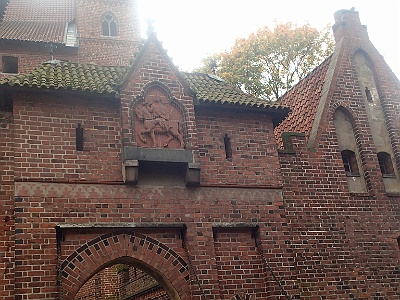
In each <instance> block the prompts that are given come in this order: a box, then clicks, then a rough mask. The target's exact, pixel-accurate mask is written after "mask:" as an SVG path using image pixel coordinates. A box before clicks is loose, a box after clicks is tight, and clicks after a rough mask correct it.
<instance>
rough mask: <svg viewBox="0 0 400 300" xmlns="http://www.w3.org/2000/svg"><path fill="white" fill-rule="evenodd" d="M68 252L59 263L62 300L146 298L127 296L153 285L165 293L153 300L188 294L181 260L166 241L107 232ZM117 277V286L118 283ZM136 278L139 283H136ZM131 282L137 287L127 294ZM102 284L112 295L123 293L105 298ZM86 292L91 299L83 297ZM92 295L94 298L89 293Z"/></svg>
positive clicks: (175, 298) (185, 269)
mask: <svg viewBox="0 0 400 300" xmlns="http://www.w3.org/2000/svg"><path fill="white" fill-rule="evenodd" d="M92 237H93V235H92ZM77 238H79V236H78V237H77ZM177 250H179V251H180V250H181V249H180V248H177ZM60 252H61V251H60ZM69 253H70V254H69V256H68V257H67V258H66V259H65V260H63V261H62V262H61V263H60V269H59V287H60V290H59V291H60V296H61V299H63V300H78V299H79V300H83V299H85V300H90V299H105V300H117V299H118V300H122V299H124V300H127V299H140V300H142V299H147V298H132V297H131V298H127V297H128V296H129V297H130V296H132V295H131V294H133V293H137V292H138V290H139V289H140V288H142V289H143V290H147V293H148V294H151V293H152V291H151V289H152V288H154V289H153V291H155V290H158V291H160V293H161V294H162V295H165V294H167V296H168V297H167V296H165V297H164V296H163V297H164V298H154V297H153V298H152V299H157V300H166V299H170V300H181V299H188V297H190V294H191V292H190V284H189V278H190V276H189V271H188V265H187V263H186V261H185V259H184V258H183V257H182V256H181V255H180V254H179V253H177V252H175V251H174V250H173V249H172V248H170V247H169V246H167V245H166V244H163V243H162V242H160V241H159V240H156V239H154V238H152V237H150V236H148V235H145V234H142V233H138V232H130V231H124V230H122V231H115V232H109V233H106V234H103V235H101V236H98V237H96V238H94V239H92V240H89V241H87V242H86V243H85V244H83V245H82V244H81V246H80V247H79V248H77V249H76V250H74V251H73V252H72V253H71V252H69ZM135 271H136V276H135ZM111 274H112V275H111ZM119 276H120V277H121V283H122V285H121V286H119V284H118V280H119V279H118V277H119ZM102 278H103V280H102ZM105 278H107V280H105ZM113 278H114V279H113ZM124 280H125V281H124ZM138 280H139V281H138ZM140 280H142V283H138V282H140ZM135 281H136V282H137V284H138V285H139V286H140V287H139V288H134V291H133V292H132V293H131V294H130V295H127V293H126V292H127V291H129V290H130V289H131V287H132V289H133V285H134V282H135ZM112 282H114V283H112ZM106 284H110V285H113V286H114V287H113V288H112V289H114V290H116V291H115V292H114V294H116V295H118V294H119V295H121V294H123V295H124V298H121V297H114V298H110V297H108V298H107V297H106V296H105V294H106V293H105V292H103V290H104V291H105V290H106V289H105V285H106ZM124 284H125V292H124V291H123V289H124V287H123V286H124ZM96 286H97V287H98V288H97V290H96ZM132 289H131V290H132ZM85 290H86V292H85ZM87 291H89V292H87ZM89 294H90V295H92V296H91V297H92V298H90V297H87V295H89ZM96 294H97V297H95V296H93V295H96ZM85 295H86V296H85ZM84 296H85V297H84ZM103 296H104V297H103ZM93 297H94V298H93Z"/></svg>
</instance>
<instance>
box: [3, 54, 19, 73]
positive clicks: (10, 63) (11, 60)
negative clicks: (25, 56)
mask: <svg viewBox="0 0 400 300" xmlns="http://www.w3.org/2000/svg"><path fill="white" fill-rule="evenodd" d="M2 65H3V68H2V72H3V73H11V74H17V73H18V57H15V56H3V58H2Z"/></svg>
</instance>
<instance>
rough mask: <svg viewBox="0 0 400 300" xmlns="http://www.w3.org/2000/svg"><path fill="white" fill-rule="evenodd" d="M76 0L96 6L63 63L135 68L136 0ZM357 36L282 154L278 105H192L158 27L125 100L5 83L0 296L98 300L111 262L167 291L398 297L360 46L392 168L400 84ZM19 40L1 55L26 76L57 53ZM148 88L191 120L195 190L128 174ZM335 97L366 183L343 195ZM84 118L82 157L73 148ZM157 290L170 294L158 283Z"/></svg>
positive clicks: (387, 204) (187, 124)
mask: <svg viewBox="0 0 400 300" xmlns="http://www.w3.org/2000/svg"><path fill="white" fill-rule="evenodd" d="M78 2H79V7H80V9H85V10H89V9H92V15H90V16H88V17H87V19H86V18H85V16H86V15H84V14H81V15H78V16H77V22H78V24H81V26H82V27H83V29H82V30H81V31H80V36H81V38H82V39H81V48H80V49H79V52H76V53H70V52H66V50H65V49H61V48H57V50H56V51H59V52H56V53H57V54H56V57H55V58H57V59H61V58H65V59H67V58H69V59H71V60H74V61H87V62H96V63H101V64H125V65H128V64H129V60H130V59H131V58H132V57H133V55H132V54H133V53H134V52H135V51H136V50H135V48H134V47H131V46H132V45H135V43H136V40H135V36H136V35H137V32H138V31H135V29H132V28H130V26H131V24H130V23H129V22H128V23H127V22H125V21H124V18H125V17H126V18H128V17H129V18H133V19H131V20H133V22H135V16H134V15H131V14H130V12H129V13H127V14H126V15H125V8H126V7H127V5H128V4H129V1H122V0H121V1H78ZM102 5H103V6H102ZM103 9H104V10H105V11H111V12H112V13H113V14H115V15H116V16H117V17H118V18H119V20H121V22H122V23H127V24H128V25H129V26H128V27H129V28H128V29H126V31H124V30H123V31H120V32H119V33H120V38H116V39H115V40H112V39H106V38H104V37H101V36H99V32H98V31H97V30H99V27H95V24H99V22H100V19H96V18H100V11H102V10H103ZM348 24H351V22H350V23H348ZM134 27H135V26H134ZM136 30H138V29H137V27H136ZM342 30H344V29H343V28H339V29H337V32H336V35H337V38H338V40H340V35H341V34H342V33H343V34H345V31H342ZM352 34H354V35H355V37H356V38H355V39H353V40H352V39H347V35H345V36H346V38H345V40H343V42H341V45H342V48H341V50H340V53H339V54H338V57H339V59H338V60H337V61H338V65H337V66H336V68H337V69H336V70H335V72H332V74H333V75H332V76H333V78H332V80H333V81H332V84H331V87H330V90H329V91H328V98H327V104H326V107H323V108H321V109H322V118H321V121H320V122H319V123H318V130H317V134H316V135H315V137H316V139H315V141H314V143H313V144H312V145H309V144H308V145H307V144H306V139H305V137H301V136H300V135H297V136H293V137H292V138H291V140H292V145H293V151H287V152H285V151H280V152H279V153H278V151H277V149H276V141H275V139H274V134H273V126H272V119H271V116H270V115H269V114H264V113H263V114H261V113H254V112H245V111H240V112H238V111H237V110H228V109H227V110H217V109H212V108H210V107H208V108H203V107H200V106H196V107H195V103H196V101H195V99H194V98H193V97H192V95H190V91H189V90H188V89H187V87H186V85H185V83H184V82H183V81H182V79H181V77H180V76H179V73H178V72H177V70H176V68H175V67H174V66H173V65H172V63H171V61H170V59H169V58H168V57H167V56H166V53H165V51H164V50H163V49H162V47H161V44H160V43H159V42H158V41H157V39H156V38H155V37H154V36H151V37H150V39H149V41H148V43H147V44H146V45H145V46H144V48H143V49H144V50H143V51H144V52H142V53H141V54H140V55H139V56H137V57H136V60H135V64H134V65H133V68H132V70H131V71H130V72H129V73H128V77H127V80H126V82H125V84H124V85H123V86H122V90H121V92H120V94H119V97H120V99H116V98H107V97H103V96H101V95H94V94H90V93H89V92H88V93H77V92H73V91H54V90H46V91H43V90H40V91H38V90H36V89H28V90H27V89H25V90H24V89H20V90H17V89H14V90H13V89H11V90H10V91H7V93H10V94H11V97H12V100H13V112H12V114H11V113H6V112H4V113H3V112H2V113H1V119H0V125H1V128H0V153H1V156H0V161H1V164H0V177H1V178H0V179H1V191H0V204H1V218H0V222H1V223H0V229H1V232H0V251H1V252H0V253H1V255H0V298H1V299H5V300H8V299H10V300H11V299H13V300H19V299H48V300H50V299H52V300H53V299H65V300H67V299H74V296H75V295H76V294H77V293H78V297H92V296H93V295H94V297H96V295H95V293H96V278H101V281H102V287H104V288H105V289H106V290H107V292H105V293H110V294H112V293H114V291H112V288H111V287H110V288H108V287H109V285H110V284H111V283H115V282H116V281H117V279H116V278H115V276H114V275H111V273H107V272H108V271H109V270H110V269H111V268H112V266H113V265H115V264H128V265H130V266H137V267H138V268H141V269H142V270H143V271H145V272H148V273H149V274H151V275H152V276H154V277H155V278H156V279H157V280H158V281H159V282H161V283H162V284H163V288H164V289H165V290H166V291H168V292H169V293H170V295H172V296H171V298H173V299H193V300H200V299H209V300H211V299H215V300H217V299H231V298H233V299H238V297H239V296H240V297H242V298H241V299H245V297H246V296H247V297H253V298H250V299H285V298H286V296H285V294H286V293H287V294H288V295H290V296H291V297H292V298H293V299H400V291H399V287H398V282H399V280H400V278H399V276H400V274H399V267H398V266H399V260H400V249H399V245H398V239H399V236H400V205H399V202H400V195H398V194H395V193H392V194H388V193H386V191H385V186H384V184H383V181H382V176H381V174H380V172H379V166H378V161H377V157H376V149H375V146H374V144H373V141H372V139H371V130H370V125H369V123H368V117H367V114H366V112H365V105H364V104H363V103H364V102H363V99H362V92H361V91H360V88H359V84H358V79H357V74H356V71H355V70H354V66H353V65H354V64H353V61H352V57H353V54H354V52H355V51H356V50H358V49H359V48H360V47H361V48H362V50H363V51H365V53H366V54H367V55H368V56H369V57H371V59H372V60H373V62H374V69H373V70H374V72H375V77H376V79H377V88H378V90H379V96H380V99H381V103H382V107H383V111H384V113H385V118H386V122H387V127H388V132H389V135H390V139H391V146H392V148H393V152H394V155H395V157H396V162H397V168H399V166H400V164H399V161H400V157H399V153H400V144H399V140H400V125H399V124H400V119H399V118H400V106H399V105H400V104H399V103H400V101H399V83H398V81H397V80H396V79H395V78H394V77H393V76H392V74H391V73H390V70H389V69H388V67H387V66H386V64H385V63H384V62H383V61H382V58H381V57H380V56H379V54H378V53H377V52H376V50H375V49H374V48H373V46H372V45H370V44H369V43H366V42H365V43H362V44H359V42H360V40H361V41H362V39H360V37H362V36H360V35H363V34H364V33H358V31H355V32H354V33H352ZM89 36H93V39H89V38H88V37H89ZM129 36H131V37H133V38H132V39H131V40H130V39H129V38H128V37H129ZM128 40H129V41H128ZM20 45H23V44H15V43H10V44H7V47H5V48H3V47H2V50H1V51H2V52H3V53H7V54H8V55H20V57H21V60H20V62H21V65H20V66H21V68H22V69H21V70H28V69H30V68H32V67H34V66H35V65H37V64H38V63H40V62H41V61H43V60H48V59H49V58H48V52H47V51H48V49H42V48H41V47H42V46H43V45H36V46H35V47H32V48H30V49H23V47H19V46H20ZM17 46H18V47H17ZM17 48H20V49H17ZM128 48H129V49H128ZM110 49H113V55H109V54H110ZM114 50H115V51H114ZM63 51H64V52H63ZM30 52H31V53H33V55H32V56H31V57H30V58H28V53H30ZM114 54H116V55H114ZM152 88H157V89H158V90H160V91H162V92H163V93H164V94H165V96H166V97H168V99H169V101H170V102H171V103H172V104H173V105H174V107H175V108H176V109H177V110H179V112H181V113H182V115H183V123H184V124H183V125H184V126H183V136H184V141H185V148H186V150H192V152H193V161H194V162H195V163H198V164H200V167H201V184H200V186H199V187H195V188H187V187H185V186H184V183H183V176H181V177H179V176H180V175H179V176H178V177H179V178H175V177H174V178H170V177H171V176H170V174H169V173H166V174H163V173H162V172H158V173H157V172H155V173H154V174H153V173H151V172H150V170H143V168H142V169H141V170H140V174H139V183H138V185H137V186H129V185H125V184H124V182H123V175H122V166H123V147H124V146H130V147H137V146H138V143H137V138H138V135H137V132H135V128H134V126H133V124H134V123H135V118H136V117H137V116H135V114H134V105H135V104H137V103H138V102H139V101H142V100H143V97H145V95H146V93H147V92H148V91H151V89H152ZM1 92H2V91H1ZM0 95H1V97H3V93H2V94H0ZM339 106H343V107H345V108H346V109H347V110H348V111H349V112H350V113H351V114H352V115H353V117H354V120H355V136H356V141H357V145H358V146H359V150H360V155H361V158H362V170H363V172H364V176H365V178H366V182H367V189H368V190H367V192H366V193H362V194H354V193H350V192H349V190H348V186H347V180H346V176H345V173H344V171H343V165H342V161H341V157H340V152H339V148H338V142H337V139H336V133H335V126H334V123H333V113H334V111H335V109H336V108H338V107H339ZM78 124H81V125H82V126H83V128H84V150H83V151H78V150H76V143H75V141H76V140H75V138H76V137H75V128H76V127H77V125H78ZM225 134H227V136H228V137H229V138H230V142H231V146H232V157H231V158H228V159H227V158H226V153H225V145H224V136H225ZM309 143H311V142H309ZM146 171H147V172H146ZM144 175H145V176H144ZM175 175H176V174H174V176H175ZM141 176H142V177H141ZM146 176H147V177H146ZM141 178H145V180H142V181H141ZM105 268H106V269H105ZM101 270H108V271H103V272H99V271H101ZM96 274H97V275H96ZM113 274H115V273H113ZM93 276H94V277H93ZM96 276H97V277H96ZM106 278H108V279H106ZM85 282H88V284H87V285H84V283H85ZM82 286H83V288H82V289H80V288H81V287H82ZM174 293H176V294H175V295H174ZM103 295H104V293H103ZM152 297H153V298H155V299H166V297H165V295H164V294H162V292H160V293H159V294H158V292H157V291H155V292H154V294H153V295H152ZM157 297H158V298H157Z"/></svg>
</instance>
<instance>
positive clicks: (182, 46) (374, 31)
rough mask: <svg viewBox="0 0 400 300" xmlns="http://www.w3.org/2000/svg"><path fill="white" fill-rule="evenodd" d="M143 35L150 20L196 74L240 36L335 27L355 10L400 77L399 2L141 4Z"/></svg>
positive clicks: (190, 0) (161, 0)
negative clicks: (337, 16) (279, 26)
mask: <svg viewBox="0 0 400 300" xmlns="http://www.w3.org/2000/svg"><path fill="white" fill-rule="evenodd" d="M138 5H139V14H140V18H141V29H142V36H143V37H146V34H145V32H146V28H147V23H146V19H148V18H152V19H153V20H154V24H153V25H154V27H155V31H156V32H157V34H158V38H159V40H160V41H162V42H163V46H164V48H165V49H166V50H167V51H168V55H169V56H170V57H171V58H172V59H173V61H174V63H175V65H177V66H178V67H179V68H180V69H182V70H184V71H191V70H192V69H193V68H195V67H197V66H199V65H200V60H201V59H202V58H203V57H205V56H207V55H208V54H211V53H215V52H220V51H223V50H229V49H230V47H231V46H232V45H233V43H234V41H235V39H236V38H238V37H246V36H247V35H248V34H249V33H251V32H254V31H256V30H257V29H258V28H260V27H262V26H268V27H270V28H273V26H274V20H276V21H278V22H287V21H291V22H293V23H295V24H298V25H303V24H304V23H306V22H307V21H308V22H309V23H310V24H311V25H312V26H313V27H315V28H318V29H321V28H323V27H325V26H326V25H327V24H328V23H330V24H331V25H332V24H333V23H334V18H333V14H334V13H335V11H337V10H340V9H351V8H352V7H355V9H356V11H358V12H359V13H360V19H361V23H362V24H363V25H367V30H368V33H369V37H370V40H371V41H372V43H373V44H374V45H375V47H376V48H377V49H378V51H379V52H380V53H381V54H382V55H383V57H384V58H385V60H386V62H387V63H388V64H389V66H390V67H391V69H392V70H393V71H394V72H395V74H396V75H397V77H398V78H400V1H399V0H274V1H270V0H244V1H243V0H169V1H167V0H138Z"/></svg>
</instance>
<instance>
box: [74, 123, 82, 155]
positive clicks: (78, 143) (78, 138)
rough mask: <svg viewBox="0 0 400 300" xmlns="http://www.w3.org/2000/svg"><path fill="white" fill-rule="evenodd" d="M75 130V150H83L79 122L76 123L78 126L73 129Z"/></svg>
mask: <svg viewBox="0 0 400 300" xmlns="http://www.w3.org/2000/svg"><path fill="white" fill-rule="evenodd" d="M75 132H76V150H78V151H83V127H82V125H81V124H78V127H77V128H76V129H75Z"/></svg>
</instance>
